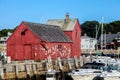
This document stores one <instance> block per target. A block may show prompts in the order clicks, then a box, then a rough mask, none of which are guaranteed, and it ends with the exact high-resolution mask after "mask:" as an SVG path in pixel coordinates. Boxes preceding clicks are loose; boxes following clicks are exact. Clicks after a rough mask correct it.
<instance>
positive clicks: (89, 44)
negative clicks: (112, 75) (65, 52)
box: [81, 34, 97, 53]
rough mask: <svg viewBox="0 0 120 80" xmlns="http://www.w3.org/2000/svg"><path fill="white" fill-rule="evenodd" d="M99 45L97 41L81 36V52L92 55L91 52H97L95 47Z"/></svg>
mask: <svg viewBox="0 0 120 80" xmlns="http://www.w3.org/2000/svg"><path fill="white" fill-rule="evenodd" d="M96 43H97V39H95V38H91V37H88V36H87V35H86V34H85V35H84V36H81V50H82V53H90V51H92V52H94V51H95V45H96Z"/></svg>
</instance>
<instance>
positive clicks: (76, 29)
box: [47, 13, 81, 58]
mask: <svg viewBox="0 0 120 80" xmlns="http://www.w3.org/2000/svg"><path fill="white" fill-rule="evenodd" d="M47 24H50V25H57V26H60V28H61V29H62V30H63V31H64V33H65V34H67V35H68V36H69V38H70V39H71V40H72V46H71V47H72V49H71V55H70V56H71V57H74V56H75V55H77V57H78V58H79V57H80V55H81V50H80V49H81V46H80V45H81V43H80V42H81V27H80V23H79V21H78V19H76V18H75V19H70V18H69V14H68V13H67V14H66V18H65V19H50V20H48V21H47Z"/></svg>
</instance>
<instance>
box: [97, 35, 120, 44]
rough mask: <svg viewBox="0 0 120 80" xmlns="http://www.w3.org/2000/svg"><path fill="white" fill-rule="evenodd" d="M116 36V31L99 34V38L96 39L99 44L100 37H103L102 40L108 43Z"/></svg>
mask: <svg viewBox="0 0 120 80" xmlns="http://www.w3.org/2000/svg"><path fill="white" fill-rule="evenodd" d="M117 36H120V33H117V34H103V35H101V36H100V38H99V40H98V43H99V44H100V42H101V37H103V40H102V41H103V42H104V41H105V39H106V43H107V44H109V43H111V42H112V41H113V40H114V39H115V38H116V37H117Z"/></svg>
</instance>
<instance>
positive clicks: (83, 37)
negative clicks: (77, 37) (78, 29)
mask: <svg viewBox="0 0 120 80" xmlns="http://www.w3.org/2000/svg"><path fill="white" fill-rule="evenodd" d="M81 39H93V40H97V39H95V38H92V37H89V36H81Z"/></svg>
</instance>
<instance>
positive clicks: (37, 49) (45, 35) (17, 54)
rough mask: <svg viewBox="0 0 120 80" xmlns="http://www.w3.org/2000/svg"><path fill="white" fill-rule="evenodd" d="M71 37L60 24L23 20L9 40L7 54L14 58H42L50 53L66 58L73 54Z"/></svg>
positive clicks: (53, 56)
mask: <svg viewBox="0 0 120 80" xmlns="http://www.w3.org/2000/svg"><path fill="white" fill-rule="evenodd" d="M71 45H72V41H71V39H70V38H69V37H68V36H67V35H66V34H65V33H64V32H63V31H62V29H61V28H60V27H59V26H53V25H46V24H39V23H32V22H22V23H21V24H20V25H19V26H18V27H17V28H16V30H15V31H14V33H13V34H12V35H11V36H10V38H9V39H8V40H7V56H10V57H11V59H12V60H27V59H34V60H39V59H40V60H42V59H45V58H47V57H48V56H49V55H50V56H51V57H52V58H53V59H55V58H57V57H58V56H59V57H61V58H66V57H67V56H69V55H70V54H71Z"/></svg>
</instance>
